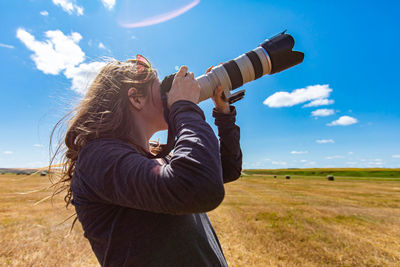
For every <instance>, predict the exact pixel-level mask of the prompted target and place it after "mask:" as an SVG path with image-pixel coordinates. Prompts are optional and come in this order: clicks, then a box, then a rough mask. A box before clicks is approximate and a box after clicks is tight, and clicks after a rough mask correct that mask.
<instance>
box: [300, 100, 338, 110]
mask: <svg viewBox="0 0 400 267" xmlns="http://www.w3.org/2000/svg"><path fill="white" fill-rule="evenodd" d="M333 103H335V101H334V100H332V99H327V98H321V99H316V100H313V101H311V102H310V103H308V104H305V105H304V106H303V108H308V107H318V106H327V105H332V104H333Z"/></svg>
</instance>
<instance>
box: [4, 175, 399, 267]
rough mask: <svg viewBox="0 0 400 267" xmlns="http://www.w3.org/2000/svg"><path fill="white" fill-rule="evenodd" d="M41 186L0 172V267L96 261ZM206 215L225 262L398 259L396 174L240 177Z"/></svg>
mask: <svg viewBox="0 0 400 267" xmlns="http://www.w3.org/2000/svg"><path fill="white" fill-rule="evenodd" d="M48 185H49V182H48V178H47V177H42V176H38V175H35V176H25V175H8V174H3V175H0V223H1V224H0V242H1V246H0V266H98V263H97V260H96V258H95V256H94V255H93V253H92V251H91V249H90V246H89V244H88V242H87V241H86V240H85V239H84V237H83V235H82V228H81V227H80V225H79V223H77V224H76V226H75V228H74V230H73V231H72V232H71V234H69V235H67V234H68V231H69V228H70V224H71V222H72V220H69V221H67V222H66V223H63V224H60V223H61V222H62V221H63V220H64V219H66V218H67V217H68V216H69V215H71V214H73V213H74V212H73V210H72V209H70V210H66V209H65V208H64V207H63V203H62V198H61V197H56V198H55V201H54V206H52V205H51V203H50V201H44V202H42V203H40V204H38V205H34V203H36V202H37V201H39V200H40V199H42V198H44V197H46V196H48V195H49V194H50V192H51V191H39V192H32V193H28V194H26V192H28V191H33V190H38V189H41V188H44V187H46V186H48ZM23 192H25V193H23ZM22 193H23V194H22ZM209 217H210V219H211V221H212V223H213V225H214V228H215V230H216V232H217V234H218V236H219V239H220V241H221V245H222V247H223V249H224V253H225V256H226V258H227V260H228V263H229V265H230V266H399V265H400V179H399V181H380V180H359V179H351V178H346V179H337V180H335V181H327V180H325V179H324V178H323V177H312V178H307V177H292V179H290V180H286V179H284V178H283V177H282V176H278V177H277V178H276V179H274V178H273V176H269V175H250V176H244V177H241V178H240V179H239V180H238V181H236V182H233V183H230V184H227V185H226V197H225V200H224V202H223V204H222V205H221V206H220V207H219V208H217V209H216V210H214V211H212V212H210V213H209Z"/></svg>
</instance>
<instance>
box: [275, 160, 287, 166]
mask: <svg viewBox="0 0 400 267" xmlns="http://www.w3.org/2000/svg"><path fill="white" fill-rule="evenodd" d="M271 163H272V164H273V165H281V166H284V165H287V162H286V161H272V162H271Z"/></svg>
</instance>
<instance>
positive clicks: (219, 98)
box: [206, 66, 231, 114]
mask: <svg viewBox="0 0 400 267" xmlns="http://www.w3.org/2000/svg"><path fill="white" fill-rule="evenodd" d="M213 67H214V66H211V67H209V68H208V69H207V70H206V73H208V72H210V71H211V69H212V68H213ZM212 100H213V102H214V105H215V109H216V110H217V111H219V112H222V113H225V114H228V113H230V111H231V110H230V108H229V102H227V101H226V100H225V95H224V90H223V89H222V86H221V85H219V86H218V87H217V88H216V89H215V91H214V95H213V97H212Z"/></svg>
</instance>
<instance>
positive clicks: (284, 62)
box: [261, 32, 304, 74]
mask: <svg viewBox="0 0 400 267" xmlns="http://www.w3.org/2000/svg"><path fill="white" fill-rule="evenodd" d="M261 46H262V48H264V49H265V51H266V52H267V53H268V55H269V58H270V59H271V65H272V69H271V72H270V73H269V74H274V73H277V72H280V71H283V70H286V69H288V68H290V67H293V66H295V65H297V64H299V63H301V62H303V59H304V53H302V52H298V51H292V49H293V46H294V39H293V37H292V36H291V35H289V34H287V33H285V32H282V33H280V34H278V35H275V36H274V37H272V38H271V39H267V40H265V41H264V42H263V43H262V44H261Z"/></svg>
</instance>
